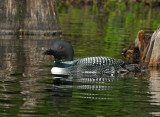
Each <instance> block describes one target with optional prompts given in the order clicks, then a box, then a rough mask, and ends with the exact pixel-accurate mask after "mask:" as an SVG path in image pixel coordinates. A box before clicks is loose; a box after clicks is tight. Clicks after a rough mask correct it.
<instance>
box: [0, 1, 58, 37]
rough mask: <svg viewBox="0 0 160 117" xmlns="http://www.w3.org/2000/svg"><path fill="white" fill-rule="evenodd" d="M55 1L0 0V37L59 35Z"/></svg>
mask: <svg viewBox="0 0 160 117" xmlns="http://www.w3.org/2000/svg"><path fill="white" fill-rule="evenodd" d="M55 7H56V0H0V21H1V22H0V35H55V34H60V33H61V30H60V25H59V22H58V18H57V13H56V8H55Z"/></svg>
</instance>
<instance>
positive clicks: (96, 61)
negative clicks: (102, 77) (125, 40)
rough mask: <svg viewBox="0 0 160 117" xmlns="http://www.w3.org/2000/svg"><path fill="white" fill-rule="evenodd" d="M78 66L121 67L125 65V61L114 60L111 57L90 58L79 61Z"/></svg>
mask: <svg viewBox="0 0 160 117" xmlns="http://www.w3.org/2000/svg"><path fill="white" fill-rule="evenodd" d="M75 64H76V65H84V66H104V65H105V66H106V65H107V66H114V67H120V66H123V65H124V64H125V62H124V61H121V60H118V59H113V58H110V57H88V58H83V59H79V60H78V61H77V62H76V63H75Z"/></svg>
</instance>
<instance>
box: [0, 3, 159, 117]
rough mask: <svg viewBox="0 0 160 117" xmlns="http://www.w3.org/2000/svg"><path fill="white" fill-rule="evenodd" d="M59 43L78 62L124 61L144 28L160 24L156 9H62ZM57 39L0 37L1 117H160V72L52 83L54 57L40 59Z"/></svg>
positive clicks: (81, 77) (91, 77) (53, 81)
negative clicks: (127, 49)
mask: <svg viewBox="0 0 160 117" xmlns="http://www.w3.org/2000/svg"><path fill="white" fill-rule="evenodd" d="M58 11H59V21H60V25H61V28H62V33H63V34H62V36H61V39H62V40H65V41H68V42H70V43H71V44H72V45H73V47H74V50H75V58H83V57H88V56H109V57H113V58H118V59H122V60H124V58H123V57H122V55H121V50H122V49H123V48H124V47H128V46H129V44H130V43H131V42H132V41H133V40H134V39H135V38H136V36H137V32H138V31H139V30H141V29H143V30H145V31H147V32H153V31H154V30H155V29H156V28H157V27H158V26H159V19H160V13H159V10H157V9H149V8H148V7H144V6H143V5H142V6H139V5H133V6H132V7H130V8H125V9H111V10H109V9H99V8H97V7H94V6H93V7H91V6H83V7H80V6H65V5H61V4H60V5H59V7H58ZM57 38H59V37H58V36H57V37H46V36H44V37H36V36H26V37H21V38H20V39H19V38H17V37H16V36H0V116H2V117H16V116H20V117H27V116H29V117H115V116H117V117H152V116H160V88H159V84H160V80H159V79H160V70H157V69H151V70H150V71H149V72H148V73H146V74H143V75H141V74H138V75H137V76H135V77H133V75H132V77H130V76H128V77H121V78H114V77H112V78H110V77H107V76H105V75H104V76H83V75H79V76H77V77H74V78H73V79H70V80H62V81H59V80H58V81H57V80H53V76H52V75H51V73H50V69H51V68H52V64H53V58H52V57H50V56H44V55H42V53H43V51H44V50H46V49H48V48H49V47H50V46H51V45H52V42H53V40H54V39H57Z"/></svg>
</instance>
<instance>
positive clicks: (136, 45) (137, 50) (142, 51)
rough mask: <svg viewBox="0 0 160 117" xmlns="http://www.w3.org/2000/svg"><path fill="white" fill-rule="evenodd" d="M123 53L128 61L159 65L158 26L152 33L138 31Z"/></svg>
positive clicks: (159, 37)
mask: <svg viewBox="0 0 160 117" xmlns="http://www.w3.org/2000/svg"><path fill="white" fill-rule="evenodd" d="M123 54H124V56H125V57H126V59H127V61H129V62H130V63H135V62H137V63H139V64H141V65H147V66H153V67H159V66H160V28H158V29H157V30H156V31H155V32H154V33H153V34H147V33H145V32H144V31H142V30H141V31H139V32H138V35H137V38H136V40H135V41H133V42H132V44H131V45H130V46H129V48H127V49H124V50H123Z"/></svg>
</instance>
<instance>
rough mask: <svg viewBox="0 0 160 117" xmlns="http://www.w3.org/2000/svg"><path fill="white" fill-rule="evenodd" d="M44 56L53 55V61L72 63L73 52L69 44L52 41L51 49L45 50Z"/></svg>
mask: <svg viewBox="0 0 160 117" xmlns="http://www.w3.org/2000/svg"><path fill="white" fill-rule="evenodd" d="M43 54H44V55H53V56H54V58H55V60H65V61H72V60H73V56H74V50H73V47H72V45H71V44H69V43H68V42H65V41H60V40H58V41H54V42H53V45H52V47H51V49H48V50H46V51H45V52H44V53H43Z"/></svg>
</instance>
